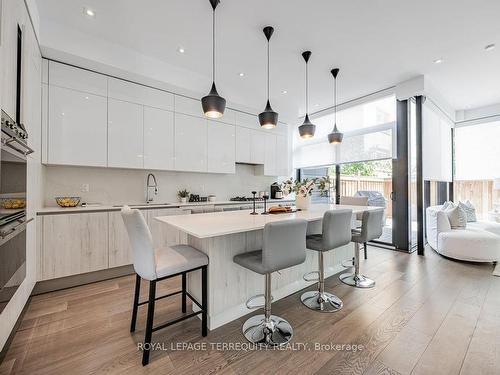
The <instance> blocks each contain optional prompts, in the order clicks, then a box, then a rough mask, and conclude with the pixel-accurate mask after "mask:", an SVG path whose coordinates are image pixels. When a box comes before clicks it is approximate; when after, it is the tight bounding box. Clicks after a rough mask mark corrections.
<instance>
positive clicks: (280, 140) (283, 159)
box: [276, 135, 290, 176]
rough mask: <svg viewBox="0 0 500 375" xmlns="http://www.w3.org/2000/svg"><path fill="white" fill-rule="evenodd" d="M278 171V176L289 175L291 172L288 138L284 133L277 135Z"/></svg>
mask: <svg viewBox="0 0 500 375" xmlns="http://www.w3.org/2000/svg"><path fill="white" fill-rule="evenodd" d="M276 172H277V173H278V176H288V175H289V173H290V169H289V153H288V139H287V137H286V136H283V135H278V136H276Z"/></svg>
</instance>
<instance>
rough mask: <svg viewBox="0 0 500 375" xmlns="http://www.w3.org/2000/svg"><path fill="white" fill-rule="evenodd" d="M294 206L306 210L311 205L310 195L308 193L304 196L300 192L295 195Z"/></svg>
mask: <svg viewBox="0 0 500 375" xmlns="http://www.w3.org/2000/svg"><path fill="white" fill-rule="evenodd" d="M295 206H297V208H298V209H300V210H308V209H309V206H311V196H310V195H309V194H308V195H307V196H306V197H303V196H302V195H300V194H299V195H297V196H296V197H295Z"/></svg>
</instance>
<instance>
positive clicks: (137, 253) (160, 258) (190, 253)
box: [121, 206, 208, 366]
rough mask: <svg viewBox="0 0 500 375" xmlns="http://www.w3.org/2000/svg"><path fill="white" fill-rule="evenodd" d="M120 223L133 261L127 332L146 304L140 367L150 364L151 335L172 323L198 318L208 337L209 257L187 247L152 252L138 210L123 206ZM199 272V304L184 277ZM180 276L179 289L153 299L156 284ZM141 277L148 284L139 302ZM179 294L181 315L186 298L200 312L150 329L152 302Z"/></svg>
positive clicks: (132, 328)
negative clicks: (123, 228) (133, 278)
mask: <svg viewBox="0 0 500 375" xmlns="http://www.w3.org/2000/svg"><path fill="white" fill-rule="evenodd" d="M121 214H122V218H123V222H124V224H125V228H126V230H127V233H128V236H129V239H130V244H131V246H132V258H133V262H134V270H135V272H136V278H135V294H134V303H133V307H132V320H131V323H130V332H134V331H135V323H136V320H137V309H138V307H139V306H141V305H144V304H146V303H147V304H148V315H147V322H146V333H145V337H144V349H143V352H142V365H143V366H146V365H147V364H148V363H149V352H150V347H151V336H152V333H153V332H155V331H158V330H160V329H162V328H166V327H168V326H170V325H172V324H175V323H179V322H181V321H183V320H186V319H189V318H192V317H194V316H196V315H198V314H202V315H201V334H202V336H206V335H207V306H208V303H207V301H208V300H207V265H208V257H207V256H206V255H205V254H203V253H202V252H201V251H198V250H196V249H195V248H193V247H191V246H187V245H175V246H171V247H162V248H158V249H155V248H154V247H153V241H152V238H151V232H150V231H149V228H148V226H147V224H146V221H145V220H144V217H143V216H142V214H141V213H140V212H139V210H132V209H130V207H127V206H124V207H123V208H122V211H121ZM200 269H201V273H202V276H201V280H202V281H201V283H202V285H201V290H202V292H201V293H202V297H201V300H202V302H201V304H200V303H199V302H198V301H196V300H195V299H194V297H193V296H191V294H189V293H188V292H187V290H186V274H187V273H189V272H192V271H196V270H200ZM179 275H182V290H179V291H177V292H173V293H170V294H167V295H164V296H160V297H156V283H157V282H158V281H162V280H166V279H169V278H171V277H174V276H179ZM141 278H143V279H145V280H148V281H149V299H148V301H144V302H139V294H140V288H141ZM176 294H182V312H183V313H185V312H186V297H189V298H190V299H191V301H193V303H194V304H196V305H197V306H198V307H199V308H200V311H198V312H194V313H191V314H187V315H184V316H182V317H180V318H177V319H174V320H171V321H169V322H166V323H163V324H160V325H158V326H156V327H153V320H154V309H155V301H157V300H159V299H161V298H166V297H170V296H173V295H176Z"/></svg>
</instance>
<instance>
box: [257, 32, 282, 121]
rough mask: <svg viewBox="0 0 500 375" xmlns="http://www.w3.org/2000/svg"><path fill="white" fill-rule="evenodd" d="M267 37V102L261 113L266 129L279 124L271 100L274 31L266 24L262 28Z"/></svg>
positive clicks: (260, 118) (260, 119)
mask: <svg viewBox="0 0 500 375" xmlns="http://www.w3.org/2000/svg"><path fill="white" fill-rule="evenodd" d="M262 31H263V32H264V35H265V36H266V39H267V104H266V108H265V109H264V112H261V113H260V114H259V122H260V126H261V127H262V128H264V129H272V128H274V127H276V125H277V124H278V113H277V112H274V111H273V109H272V108H271V103H270V102H269V65H270V64H269V40H270V39H271V36H272V35H273V33H274V28H273V27H272V26H266V27H264V29H263V30H262Z"/></svg>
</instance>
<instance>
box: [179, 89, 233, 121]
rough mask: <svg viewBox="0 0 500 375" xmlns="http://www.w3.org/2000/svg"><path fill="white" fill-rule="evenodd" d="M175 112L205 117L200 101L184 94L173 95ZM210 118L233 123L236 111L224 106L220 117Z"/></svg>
mask: <svg viewBox="0 0 500 375" xmlns="http://www.w3.org/2000/svg"><path fill="white" fill-rule="evenodd" d="M175 112H176V113H183V114H186V115H191V116H197V117H203V118H205V114H204V113H203V109H202V107H201V101H200V100H197V99H191V98H188V97H186V96H181V95H175ZM210 120H211V121H216V122H223V123H226V124H231V125H234V124H235V122H236V112H235V111H233V110H232V109H229V108H226V110H225V111H224V115H223V116H222V117H221V118H217V119H210Z"/></svg>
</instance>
